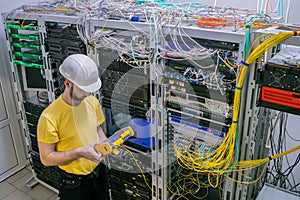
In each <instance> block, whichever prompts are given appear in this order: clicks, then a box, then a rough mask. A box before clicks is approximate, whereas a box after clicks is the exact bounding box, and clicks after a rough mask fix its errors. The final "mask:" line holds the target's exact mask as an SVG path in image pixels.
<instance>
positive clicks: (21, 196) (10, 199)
mask: <svg viewBox="0 0 300 200" xmlns="http://www.w3.org/2000/svg"><path fill="white" fill-rule="evenodd" d="M2 200H32V198H31V197H29V196H27V195H26V194H25V193H23V192H21V191H20V190H15V191H13V192H12V193H10V194H9V195H7V196H6V197H5V198H3V199H2Z"/></svg>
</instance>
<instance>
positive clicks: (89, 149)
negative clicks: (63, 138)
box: [78, 144, 103, 163]
mask: <svg viewBox="0 0 300 200" xmlns="http://www.w3.org/2000/svg"><path fill="white" fill-rule="evenodd" d="M94 146H95V144H90V145H87V146H84V147H80V148H78V151H79V154H80V156H81V157H83V158H86V159H88V160H91V161H93V162H95V163H100V162H101V161H102V160H103V156H102V154H101V153H100V152H97V151H96V150H95V147H94Z"/></svg>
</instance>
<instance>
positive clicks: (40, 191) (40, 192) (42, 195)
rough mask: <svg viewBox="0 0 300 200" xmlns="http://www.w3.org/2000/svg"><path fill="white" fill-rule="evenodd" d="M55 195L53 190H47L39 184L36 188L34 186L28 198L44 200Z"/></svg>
mask: <svg viewBox="0 0 300 200" xmlns="http://www.w3.org/2000/svg"><path fill="white" fill-rule="evenodd" d="M54 194H55V192H53V191H52V190H50V189H48V188H46V187H45V186H43V185H41V184H38V185H36V186H34V187H33V188H32V189H31V190H30V191H29V192H28V193H27V195H28V196H31V197H32V198H34V199H38V200H40V199H41V200H44V199H48V198H50V197H51V196H53V195H54Z"/></svg>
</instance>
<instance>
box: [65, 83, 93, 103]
mask: <svg viewBox="0 0 300 200" xmlns="http://www.w3.org/2000/svg"><path fill="white" fill-rule="evenodd" d="M90 95H91V93H90V92H85V91H83V90H82V89H80V88H79V87H77V86H76V85H74V84H73V85H72V86H71V88H70V97H71V98H72V100H73V101H79V102H81V101H82V100H83V99H84V98H85V97H88V96H90Z"/></svg>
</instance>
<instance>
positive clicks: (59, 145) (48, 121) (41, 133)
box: [37, 96, 104, 175]
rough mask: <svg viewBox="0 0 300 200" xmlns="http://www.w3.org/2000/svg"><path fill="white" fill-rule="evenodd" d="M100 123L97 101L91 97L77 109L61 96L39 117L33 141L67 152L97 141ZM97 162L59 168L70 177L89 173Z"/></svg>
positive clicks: (80, 162) (78, 163)
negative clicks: (35, 136)
mask: <svg viewBox="0 0 300 200" xmlns="http://www.w3.org/2000/svg"><path fill="white" fill-rule="evenodd" d="M103 122H104V115H103V111H102V107H101V106H100V104H99V101H98V100H97V99H96V98H95V97H94V96H88V97H86V98H85V99H84V100H83V101H82V102H81V103H80V104H79V105H78V106H70V105H69V104H67V103H66V102H64V100H63V99H62V96H60V97H59V98H57V99H56V100H55V101H54V102H52V103H51V104H50V105H49V106H48V107H47V108H46V109H45V110H44V111H43V112H42V114H41V116H40V118H39V122H38V127H37V139H38V141H40V142H43V143H47V144H54V143H55V144H56V151H68V150H72V149H76V148H79V147H82V146H86V145H88V144H91V143H95V142H99V136H98V133H97V126H98V125H100V124H102V123H103ZM96 166H97V163H95V162H92V161H90V160H88V159H86V158H79V159H77V160H74V161H73V162H71V163H69V164H66V165H61V166H59V167H60V168H61V169H63V170H65V171H66V172H69V173H74V174H82V175H85V174H89V173H91V172H92V171H93V170H94V169H95V168H96Z"/></svg>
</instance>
